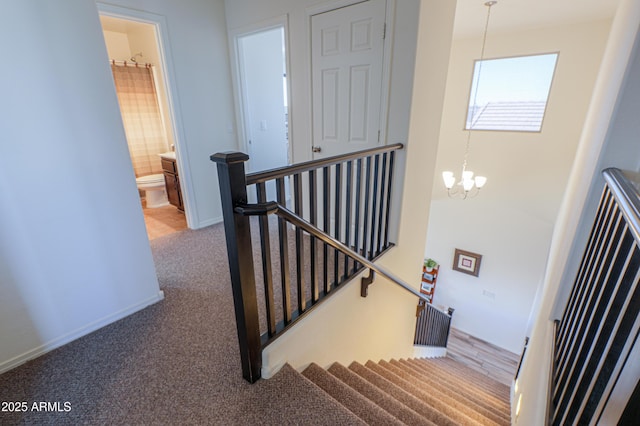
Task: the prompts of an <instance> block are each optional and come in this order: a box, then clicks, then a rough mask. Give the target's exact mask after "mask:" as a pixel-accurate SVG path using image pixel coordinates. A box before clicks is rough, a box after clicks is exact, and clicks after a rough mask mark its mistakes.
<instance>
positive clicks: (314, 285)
mask: <svg viewBox="0 0 640 426" xmlns="http://www.w3.org/2000/svg"><path fill="white" fill-rule="evenodd" d="M317 204H318V203H317V185H316V171H315V170H310V171H309V221H310V222H311V224H312V225H315V224H316V222H317V216H318V212H317V208H318V206H317ZM309 245H310V247H309V257H310V259H309V261H310V263H311V265H310V268H309V269H310V272H311V297H312V301H313V303H315V302H317V301H318V299H319V298H320V295H319V290H318V276H317V273H316V237H314V236H313V235H309Z"/></svg>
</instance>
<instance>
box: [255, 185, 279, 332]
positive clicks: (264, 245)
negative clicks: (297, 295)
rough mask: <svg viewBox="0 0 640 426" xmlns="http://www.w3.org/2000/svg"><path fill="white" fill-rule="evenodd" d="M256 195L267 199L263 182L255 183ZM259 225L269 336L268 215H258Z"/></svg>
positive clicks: (272, 324)
mask: <svg viewBox="0 0 640 426" xmlns="http://www.w3.org/2000/svg"><path fill="white" fill-rule="evenodd" d="M256 195H257V197H258V202H259V203H265V202H266V201H267V188H266V185H265V183H264V182H261V183H258V184H256ZM258 224H259V227H260V252H261V253H260V254H261V255H262V280H263V284H264V301H265V308H266V314H267V329H268V333H269V336H270V337H271V336H274V335H275V334H276V310H275V306H274V296H273V274H272V271H271V241H270V238H269V217H268V216H267V215H262V216H260V217H258Z"/></svg>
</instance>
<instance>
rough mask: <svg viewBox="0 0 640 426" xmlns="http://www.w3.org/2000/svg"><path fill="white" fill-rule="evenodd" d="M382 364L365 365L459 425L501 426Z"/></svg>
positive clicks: (368, 363)
mask: <svg viewBox="0 0 640 426" xmlns="http://www.w3.org/2000/svg"><path fill="white" fill-rule="evenodd" d="M380 364H381V363H377V364H376V363H373V362H371V361H369V362H367V363H366V364H365V367H367V368H369V369H371V370H373V371H374V372H376V373H378V374H379V375H380V376H382V377H384V378H385V379H387V380H389V381H390V382H392V383H394V384H395V385H396V386H398V387H400V388H402V389H404V390H405V391H407V392H409V393H410V394H411V395H413V396H414V397H416V398H418V399H419V400H421V401H423V402H425V403H426V404H428V405H429V406H431V407H433V408H434V409H436V410H438V411H440V412H441V413H443V414H445V415H446V416H447V417H449V418H450V419H452V420H453V421H455V422H457V423H459V424H465V425H473V426H500V423H498V422H495V421H493V420H491V419H489V418H487V417H485V416H482V415H480V414H479V413H475V412H473V410H468V409H467V407H465V406H464V405H462V404H460V403H456V402H455V400H453V399H451V398H447V397H446V395H442V394H441V393H439V392H433V389H429V392H426V391H425V390H424V388H420V387H418V386H417V385H415V384H414V383H411V382H410V381H409V380H406V379H405V378H403V377H400V376H399V375H397V374H395V373H394V372H392V371H390V370H388V369H387V368H384V367H383V366H382V365H380Z"/></svg>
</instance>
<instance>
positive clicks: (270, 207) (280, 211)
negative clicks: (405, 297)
mask: <svg viewBox="0 0 640 426" xmlns="http://www.w3.org/2000/svg"><path fill="white" fill-rule="evenodd" d="M235 211H236V213H239V214H241V215H244V216H257V215H265V214H276V215H278V216H280V217H283V218H285V219H286V220H287V221H289V222H291V223H293V224H294V225H295V226H298V227H300V228H302V229H304V230H305V231H307V232H308V233H310V234H311V235H313V236H314V237H316V238H318V239H319V240H321V241H322V242H324V243H326V244H328V245H330V246H331V247H333V248H335V249H337V250H339V251H341V252H342V253H343V254H345V255H347V256H349V257H351V258H353V259H355V260H357V261H358V263H362V264H363V265H365V266H366V267H367V268H369V270H371V271H373V272H377V273H378V274H380V275H381V276H383V277H384V278H386V279H388V280H389V281H391V282H393V283H394V284H396V285H398V286H399V287H401V288H403V289H404V290H405V291H408V292H409V293H411V294H413V295H414V296H417V297H418V298H420V299H421V300H424V301H425V302H428V300H427V299H426V298H425V297H424V296H423V295H422V294H421V293H420V292H419V291H417V290H416V289H414V288H413V287H411V286H410V285H409V284H407V283H405V282H404V281H402V280H401V279H400V278H398V277H396V276H395V275H393V274H392V273H391V272H389V271H387V270H386V269H384V268H382V267H381V266H379V265H376V264H375V263H373V262H371V261H370V260H369V259H367V258H366V257H364V256H361V255H360V254H358V253H357V252H355V251H353V250H351V248H349V247H348V246H346V245H345V244H343V243H341V242H340V241H338V240H337V239H335V238H333V237H332V236H331V235H329V234H327V233H326V232H324V231H322V230H320V229H319V228H317V227H315V226H314V225H312V224H310V223H309V222H307V221H306V220H304V219H303V218H301V217H300V216H298V215H297V214H295V213H293V212H292V211H290V210H289V209H287V208H286V207H284V206H282V205H280V204H278V203H277V202H275V201H272V202H268V203H260V204H244V205H241V206H238V207H236V209H235ZM367 280H371V281H372V278H371V277H364V278H363V281H367ZM363 285H364V284H363ZM367 285H368V284H367ZM361 294H362V296H363V297H366V291H364V290H363V292H362V293H361Z"/></svg>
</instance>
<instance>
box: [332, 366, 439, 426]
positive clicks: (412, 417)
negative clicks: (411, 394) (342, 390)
mask: <svg viewBox="0 0 640 426" xmlns="http://www.w3.org/2000/svg"><path fill="white" fill-rule="evenodd" d="M328 371H329V373H331V374H333V375H334V376H336V377H337V378H339V379H340V380H342V381H343V382H344V383H346V384H347V385H349V386H351V387H352V388H353V389H355V390H356V391H358V392H359V393H361V394H362V395H363V396H365V397H366V398H368V399H369V400H371V401H373V402H374V403H375V404H377V405H378V406H379V407H382V408H383V409H384V410H386V411H387V412H388V413H389V414H391V415H393V416H394V417H396V418H397V419H399V420H400V421H402V422H403V423H405V424H408V425H428V426H431V425H436V423H433V422H431V421H429V420H427V419H425V418H423V417H422V416H421V415H420V414H418V413H416V412H415V411H413V410H412V409H410V408H409V407H407V406H406V405H404V404H402V403H401V402H400V401H398V400H397V399H395V398H389V395H388V394H387V393H386V392H383V391H381V390H380V389H378V388H377V387H375V386H371V383H369V382H368V381H366V380H365V379H363V378H362V377H360V376H359V375H358V374H356V373H355V372H354V371H352V370H350V369H348V368H346V367H345V366H343V365H342V364H338V363H335V364H333V365H332V366H331V367H329V370H328Z"/></svg>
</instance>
